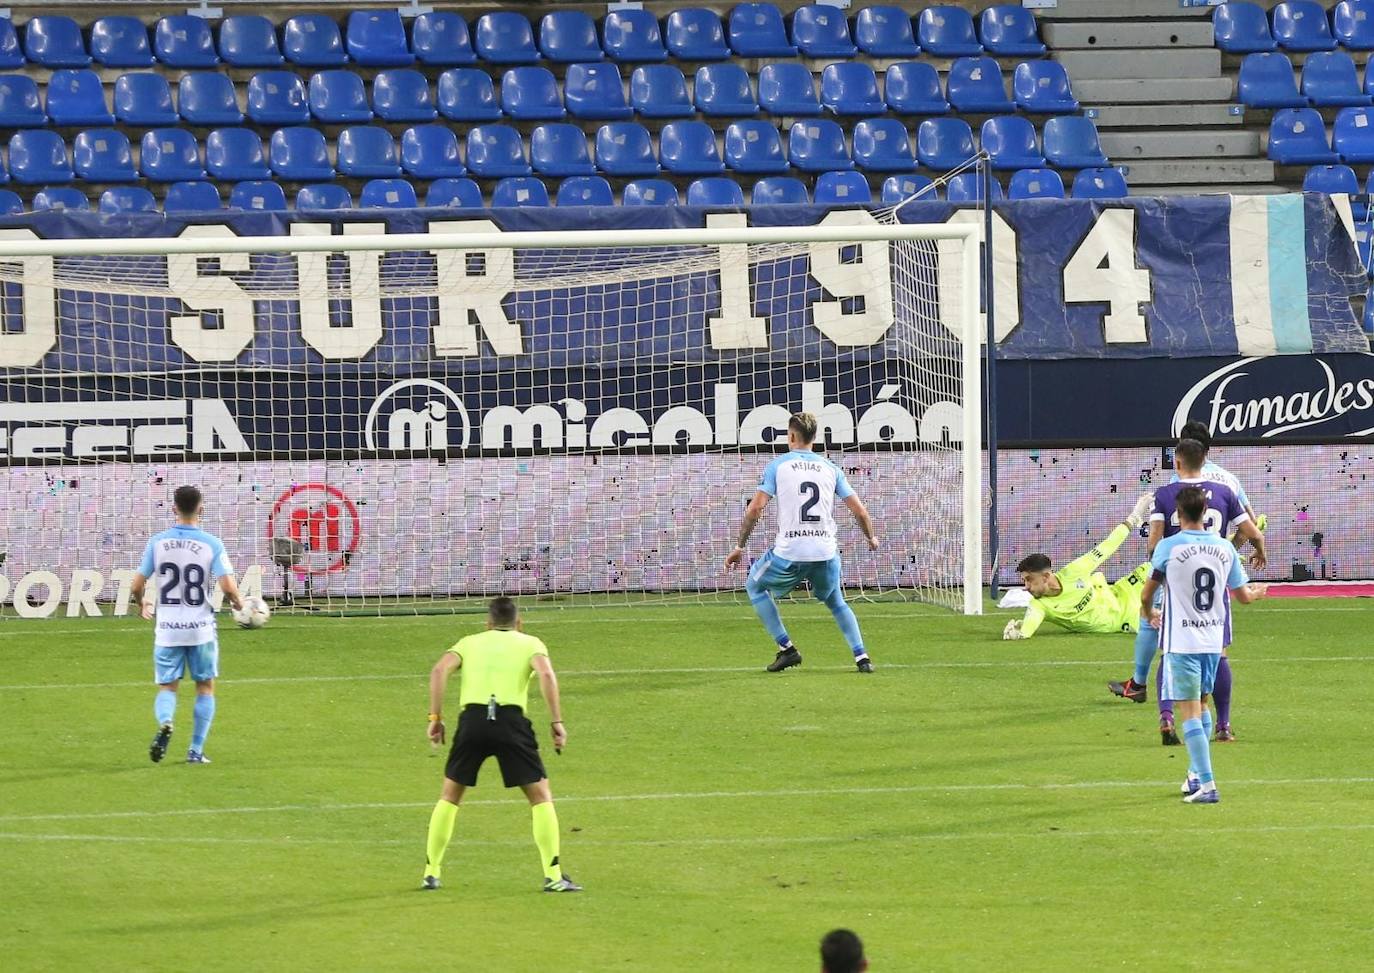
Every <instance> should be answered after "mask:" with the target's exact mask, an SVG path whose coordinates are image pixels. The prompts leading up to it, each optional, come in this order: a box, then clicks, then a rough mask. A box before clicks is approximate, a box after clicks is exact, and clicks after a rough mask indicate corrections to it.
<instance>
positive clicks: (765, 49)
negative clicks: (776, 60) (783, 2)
mask: <svg viewBox="0 0 1374 973" xmlns="http://www.w3.org/2000/svg"><path fill="white" fill-rule="evenodd" d="M727 25H728V26H727V28H726V33H727V34H729V36H730V47H731V48H733V49H734V52H735V53H736V54H738V55H739V56H740V57H796V55H797V49H796V47H794V46H793V45H792V44H790V43H789V42H788V40H787V29H786V28H785V27H784V26H783V22H782V11H780V10H779V9H778V8H777V7H775V6H773V5H772V4H771V3H741V4H738V5H736V6H735V7H734V9H732V10H731V11H730V16H729V18H728V21H727Z"/></svg>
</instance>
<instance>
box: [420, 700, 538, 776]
mask: <svg viewBox="0 0 1374 973" xmlns="http://www.w3.org/2000/svg"><path fill="white" fill-rule="evenodd" d="M488 757H495V758H496V762H497V763H498V764H499V765H500V767H501V780H502V781H503V782H504V783H505V785H506V786H507V787H524V786H525V785H526V784H535V783H538V782H539V781H541V780H543V779H544V778H545V777H547V776H548V774H546V773H545V772H544V761H543V760H541V759H540V757H539V743H538V741H537V740H535V738H534V727H533V726H531V725H530V721H529V720H527V719H526V718H525V713H524V711H523V710H522V709H521V708H520V707H519V706H498V707H497V708H496V719H494V720H489V719H487V708H486V706H483V705H481V704H480V703H479V704H476V705H471V706H465V707H463V712H462V713H461V714H460V715H459V717H458V732H457V733H456V734H455V735H454V737H453V747H452V749H451V750H449V754H448V767H447V768H446V769H445V771H444V775H445V776H446V777H448V779H449V780H454V781H457V782H458V783H460V784H462V785H463V786H464V787H476V786H477V772H478V771H479V770H481V769H482V764H484V763H486V760H487V758H488Z"/></svg>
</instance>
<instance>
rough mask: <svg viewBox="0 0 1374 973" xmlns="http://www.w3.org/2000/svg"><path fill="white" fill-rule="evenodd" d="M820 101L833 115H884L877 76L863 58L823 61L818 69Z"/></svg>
mask: <svg viewBox="0 0 1374 973" xmlns="http://www.w3.org/2000/svg"><path fill="white" fill-rule="evenodd" d="M821 104H823V105H825V107H826V108H827V109H829V110H830V111H831V112H832V113H834V114H836V115H885V114H887V103H886V102H885V101H883V96H882V95H880V94H879V93H878V78H877V75H875V74H874V73H873V69H872V68H871V67H869V66H868V64H867V63H865V62H864V61H841V62H839V63H838V64H827V65H826V66H825V69H824V70H823V71H821Z"/></svg>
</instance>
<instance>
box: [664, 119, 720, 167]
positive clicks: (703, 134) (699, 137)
mask: <svg viewBox="0 0 1374 973" xmlns="http://www.w3.org/2000/svg"><path fill="white" fill-rule="evenodd" d="M658 154H659V161H660V162H661V163H662V164H663V168H664V169H667V170H668V171H669V172H672V173H675V174H677V175H680V176H704V175H712V174H714V173H718V172H723V171H724V170H725V163H723V162H721V161H720V153H719V152H718V151H716V133H715V132H713V131H711V126H709V125H707V124H706V123H705V122H695V121H690V122H669V123H668V124H667V125H664V126H663V131H662V132H660V133H659V137H658Z"/></svg>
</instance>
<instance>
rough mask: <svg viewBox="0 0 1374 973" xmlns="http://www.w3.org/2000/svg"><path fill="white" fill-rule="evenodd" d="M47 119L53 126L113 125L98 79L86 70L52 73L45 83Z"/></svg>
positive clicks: (93, 73) (102, 86) (112, 118)
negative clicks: (46, 85) (46, 84)
mask: <svg viewBox="0 0 1374 973" xmlns="http://www.w3.org/2000/svg"><path fill="white" fill-rule="evenodd" d="M48 118H50V119H51V120H52V123H53V124H54V125H113V124H114V115H112V114H110V109H109V108H108V107H106V105H105V87H104V85H102V84H101V82H100V75H98V74H96V73H95V72H94V71H91V70H89V69H86V70H80V71H73V70H61V71H54V72H53V73H52V77H50V78H49V79H48Z"/></svg>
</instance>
